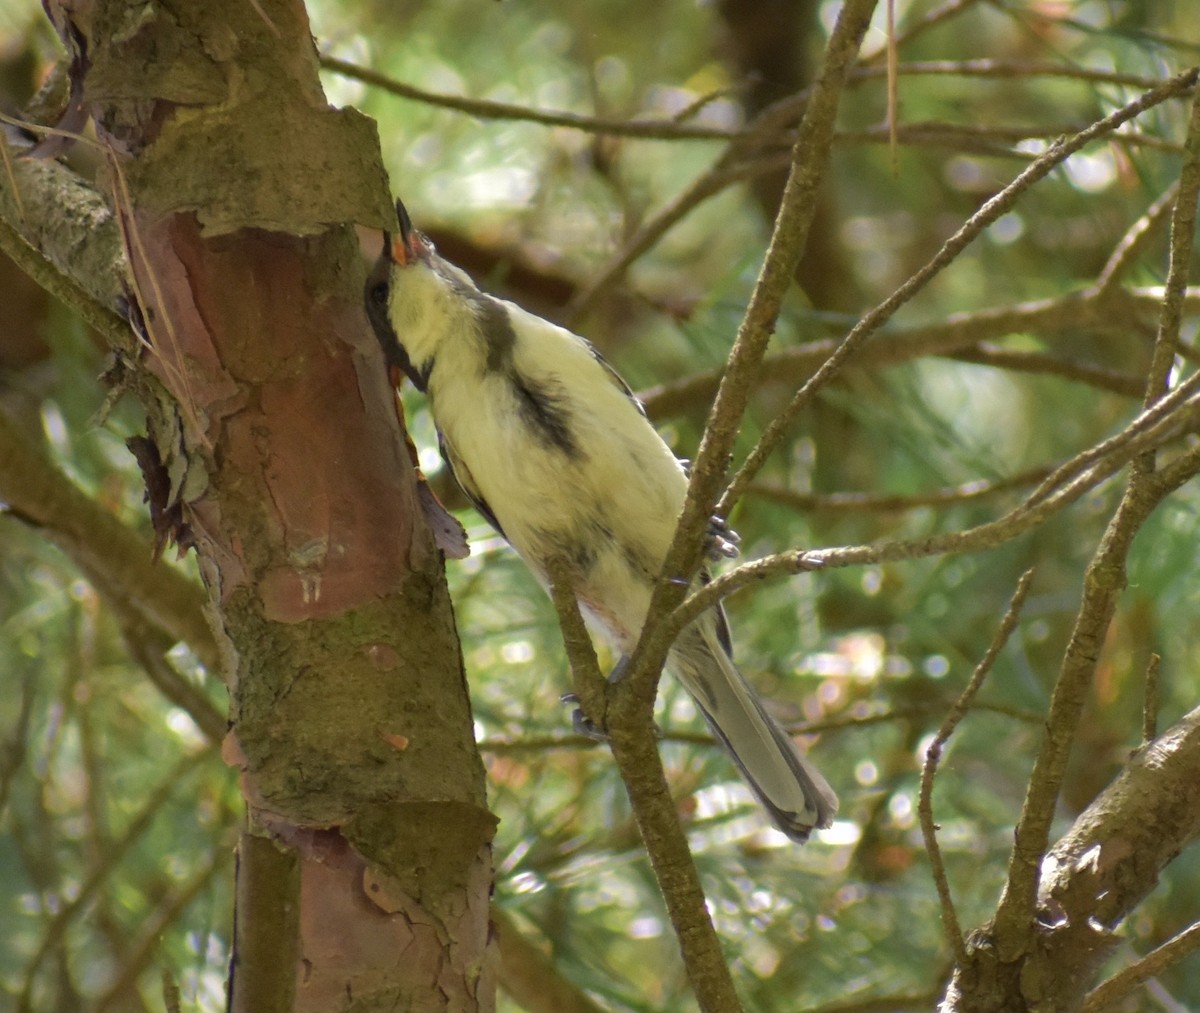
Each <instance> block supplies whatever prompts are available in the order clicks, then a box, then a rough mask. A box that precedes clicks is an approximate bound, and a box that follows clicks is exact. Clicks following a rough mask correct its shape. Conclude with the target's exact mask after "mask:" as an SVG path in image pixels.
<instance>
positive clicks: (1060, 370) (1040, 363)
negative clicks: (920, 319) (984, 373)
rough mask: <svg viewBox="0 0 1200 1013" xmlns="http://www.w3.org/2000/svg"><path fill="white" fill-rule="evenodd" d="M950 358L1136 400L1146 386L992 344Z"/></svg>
mask: <svg viewBox="0 0 1200 1013" xmlns="http://www.w3.org/2000/svg"><path fill="white" fill-rule="evenodd" d="M949 358H952V359H957V360H958V361H959V362H970V363H973V364H974V365H977V366H990V367H991V368H992V369H1007V370H1011V371H1012V372H1014V373H1035V374H1040V375H1042V376H1057V377H1060V378H1061V379H1064V380H1071V381H1073V382H1075V383H1083V384H1087V385H1088V386H1089V387H1095V388H1096V389H1097V390H1105V391H1109V392H1110V393H1113V394H1120V395H1121V396H1122V397H1137V396H1138V395H1139V394H1140V393H1141V391H1142V389H1143V387H1144V385H1145V382H1144V381H1143V380H1142V379H1140V378H1139V377H1136V376H1134V375H1133V374H1131V373H1122V372H1119V371H1117V370H1115V369H1106V368H1105V367H1103V366H1093V365H1092V364H1090V363H1087V362H1079V361H1077V360H1075V359H1063V358H1060V357H1058V356H1056V355H1050V354H1048V353H1046V352H1031V351H1025V350H1021V351H1017V350H1015V349H1011V348H1000V347H998V346H996V345H991V344H979V345H976V346H974V347H973V348H964V349H962V350H961V351H958V352H951V353H950V355H949Z"/></svg>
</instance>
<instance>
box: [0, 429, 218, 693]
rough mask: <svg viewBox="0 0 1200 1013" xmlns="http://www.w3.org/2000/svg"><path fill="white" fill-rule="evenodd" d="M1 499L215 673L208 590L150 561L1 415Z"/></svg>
mask: <svg viewBox="0 0 1200 1013" xmlns="http://www.w3.org/2000/svg"><path fill="white" fill-rule="evenodd" d="M0 500H3V501H4V502H5V503H7V504H8V509H9V511H10V512H11V513H12V514H13V515H14V516H16V517H18V518H20V519H21V520H23V521H25V522H26V523H27V524H31V525H33V526H35V527H37V528H39V529H41V530H42V531H43V532H44V533H45V534H46V535H47V536H48V537H49V538H50V539H51V540H53V541H54V543H55V544H56V545H58V546H59V547H60V548H61V549H62V550H63V551H64V552H65V553H66V554H67V555H68V556H69V557H70V558H71V559H72V560H73V561H74V562H75V564H76V565H77V566H78V567H79V568H80V569H81V570H82V571H83V572H84V574H85V575H86V576H87V578H88V579H89V581H91V582H92V583H93V585H94V586H95V587H96V588H97V590H99V591H100V592H101V593H102V594H103V595H104V596H105V597H106V598H107V599H108V600H109V601H110V602H111V601H117V600H121V601H123V602H124V603H125V604H126V606H127V607H129V608H132V609H133V610H135V611H136V612H137V613H138V614H139V615H140V616H142V617H143V618H144V619H145V620H146V621H147V622H149V623H150V624H152V625H153V626H154V627H155V628H157V629H159V630H162V631H163V632H164V633H165V634H167V635H168V636H170V638H171V642H172V643H174V642H175V641H177V640H182V641H183V642H185V643H187V644H188V645H189V646H190V647H191V648H192V650H193V651H194V652H195V654H196V656H197V657H198V658H199V659H200V660H201V662H202V663H203V664H204V665H205V667H206V668H207V669H208V670H209V671H210V672H212V673H213V674H214V675H217V676H220V675H221V674H222V673H221V668H220V660H219V654H218V651H217V646H216V641H215V639H214V637H213V633H212V630H211V629H210V628H209V625H208V622H207V621H206V620H205V618H204V614H203V605H204V602H205V601H206V596H205V594H204V592H203V590H202V589H201V588H200V586H199V585H198V584H196V583H195V582H194V581H191V580H189V579H188V578H187V577H186V576H184V575H183V574H182V573H180V572H179V571H178V570H174V569H172V568H171V567H169V566H167V565H166V564H165V563H163V562H161V561H155V560H154V558H153V556H154V553H153V550H152V548H151V545H150V543H149V541H148V540H146V539H145V538H143V537H142V536H141V535H139V534H138V533H137V532H135V531H133V530H132V529H130V528H129V527H127V526H126V525H124V524H123V523H122V522H121V521H120V520H118V519H117V518H116V517H115V516H113V515H112V514H111V513H109V512H108V511H107V510H104V509H103V508H102V507H100V506H99V505H98V504H97V503H96V501H95V500H93V499H92V498H91V497H90V496H88V495H87V494H86V493H84V492H83V490H81V489H80V488H79V487H78V486H76V485H75V484H74V483H73V482H72V481H71V480H70V479H69V478H67V476H66V475H64V474H63V473H62V472H61V471H60V470H59V469H58V468H56V467H55V466H54V465H53V464H52V463H51V462H50V461H49V460H47V458H46V457H45V455H44V454H41V453H39V452H38V451H37V450H36V449H35V448H34V447H32V446H30V445H29V442H28V441H27V440H26V439H25V438H24V436H23V435H22V434H21V433H20V432H19V431H18V430H17V429H16V427H15V426H14V425H13V424H12V423H11V422H9V421H8V420H7V418H5V416H4V415H3V414H0Z"/></svg>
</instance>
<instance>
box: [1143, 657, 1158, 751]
mask: <svg viewBox="0 0 1200 1013" xmlns="http://www.w3.org/2000/svg"><path fill="white" fill-rule="evenodd" d="M1161 664H1162V657H1161V656H1160V655H1158V654H1151V655H1150V661H1149V663H1148V664H1147V665H1146V697H1145V700H1144V701H1143V703H1142V745H1143V746H1144V745H1146V744H1147V743H1150V742H1153V741H1154V740H1155V738H1157V737H1158V670H1159V666H1160V665H1161Z"/></svg>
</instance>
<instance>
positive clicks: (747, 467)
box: [717, 68, 1198, 516]
mask: <svg viewBox="0 0 1200 1013" xmlns="http://www.w3.org/2000/svg"><path fill="white" fill-rule="evenodd" d="M1197 76H1198V72H1197V68H1192V69H1190V70H1188V71H1186V72H1184V73H1183V74H1178V75H1176V76H1175V77H1173V78H1171V79H1170V80H1168V81H1166V82H1164V83H1163V84H1162V85H1160V86H1159V87H1158V88H1154V89H1152V90H1150V91H1148V92H1146V93H1144V94H1143V95H1141V96H1140V97H1139V98H1137V99H1135V100H1134V101H1132V102H1130V103H1128V104H1126V105H1124V106H1122V107H1121V108H1120V109H1118V110H1116V111H1115V112H1113V113H1111V114H1110V115H1108V116H1105V117H1104V118H1103V119H1101V120H1097V121H1096V122H1095V123H1093V124H1092V125H1091V126H1089V127H1088V128H1087V129H1085V130H1081V131H1080V132H1079V133H1077V134H1075V135H1074V136H1072V137H1069V138H1065V139H1062V140H1059V141H1057V142H1055V143H1054V144H1052V145H1051V146H1050V147H1049V149H1048V150H1047V151H1046V152H1045V154H1043V155H1042V156H1041V157H1039V158H1038V159H1037V160H1036V161H1034V162H1033V163H1032V164H1031V165H1030V166H1029V167H1028V168H1027V169H1025V171H1024V172H1022V173H1021V174H1020V175H1018V176H1017V178H1016V179H1014V180H1013V181H1012V182H1011V183H1010V184H1009V185H1008V186H1006V187H1005V188H1004V189H1003V190H1001V191H1000V192H999V193H998V194H996V195H995V196H994V197H992V198H991V199H990V200H988V201H987V202H985V203H984V205H983V206H982V207H981V208H980V209H979V210H978V211H977V212H976V213H975V214H973V215H972V216H971V217H970V218H969V219H968V220H967V221H966V222H965V223H964V224H963V225H962V227H961V228H960V229H959V230H958V231H957V232H956V233H955V234H954V235H953V236H951V237H950V239H948V240H947V241H946V242H945V243H944V244H943V245H942V248H941V249H940V250H938V252H937V253H936V254H935V255H934V256H933V258H932V259H930V260H929V261H928V263H926V264H925V266H924V267H922V268H921V269H920V270H918V271H917V272H916V273H915V274H913V275H912V276H911V277H910V278H909V279H908V280H907V281H906V282H905V283H904V284H903V285H901V286H900V287H899V288H898V289H896V291H895V292H893V293H892V294H891V295H890V296H889V297H888V298H887V299H885V300H884V301H883V302H882V303H880V304H879V305H878V306H876V307H875V309H873V310H871V311H870V312H869V313H867V314H866V316H864V317H863V318H862V319H861V320H860V321H859V322H858V323H857V324H856V325H855V326H854V327H853V328H852V329H851V330H850V332H849V333H848V334H847V335H846V337H845V338H844V339H843V340H842V342H841V343H840V344H839V345H838V347H837V349H836V351H834V352H833V354H832V355H830V356H829V358H828V359H827V360H826V361H825V363H824V364H823V365H822V366H821V368H820V369H818V370H817V371H816V373H814V374H813V375H812V376H811V377H810V378H809V379H808V381H807V382H806V383H805V384H804V386H803V387H801V388H800V390H799V391H798V392H797V393H796V395H795V397H793V398H792V401H791V403H790V404H788V406H787V407H786V408H785V409H784V410H783V411H782V412H780V413H779V415H777V416H776V417H775V418H774V419H773V420H772V421H771V423H770V425H769V426H768V427H767V429H766V431H765V432H764V433H763V435H762V437H761V438H760V439H759V441H758V443H757V445H756V446H755V448H754V449H753V450H752V451H751V452H750V455H749V456H748V457H747V458H746V461H745V462H744V463H743V464H742V466H741V468H740V469H739V470H738V472H737V474H736V475H735V476H734V477H733V479H732V481H731V482H730V483H729V486H728V487H727V488H726V490H725V493H724V495H723V496H722V497H721V499H720V502H719V503H718V504H717V512H718V513H719V514H721V515H722V516H726V515H727V514H728V512H729V510H730V509H732V507H733V505H734V504H735V503H736V502H737V501H738V499H739V498H740V497H741V495H742V493H743V492H744V491H745V488H746V486H748V485H749V484H750V482H751V480H752V479H753V478H754V476H755V475H756V474H757V473H758V471H759V469H760V468H761V467H762V465H763V463H764V462H765V461H766V459H767V458H768V457H769V456H770V455H771V454H772V453H773V452H774V450H775V448H776V446H778V444H779V441H780V440H781V439H782V438H783V436H784V434H785V433H786V432H787V430H788V429H789V428H790V426H791V424H792V422H793V421H794V420H795V418H796V416H797V415H798V414H799V413H800V411H801V410H802V409H803V408H804V406H805V405H807V404H808V402H809V401H810V400H811V399H812V397H813V395H814V394H815V393H816V392H817V391H818V390H819V389H820V388H821V387H823V386H824V385H825V384H826V383H828V382H829V380H831V379H832V378H833V377H834V375H836V373H837V372H838V371H839V370H840V369H841V368H842V366H843V365H845V363H846V362H847V360H848V359H849V358H850V357H851V356H852V355H853V354H854V353H855V352H856V351H857V349H858V348H859V346H860V345H862V344H863V343H864V342H865V341H866V340H867V338H869V337H870V336H871V335H872V334H874V333H875V331H877V330H878V329H879V328H880V327H881V326H882V325H883V324H884V323H885V322H886V321H887V320H888V319H889V318H890V317H892V316H893V315H894V314H895V312H896V311H897V310H898V309H899V308H900V307H901V306H903V305H904V304H905V303H906V302H908V301H909V300H910V299H911V298H912V297H913V296H914V295H916V294H917V293H918V292H919V291H920V290H921V289H922V288H924V287H925V285H927V284H928V283H929V281H931V280H932V279H933V278H934V277H935V276H936V275H937V274H939V273H940V272H941V271H942V270H943V269H944V268H945V267H946V266H947V265H948V264H950V263H951V262H953V261H954V259H955V258H956V257H957V256H958V255H959V253H961V252H962V250H964V249H965V248H966V247H967V246H968V245H969V244H970V243H971V242H972V241H974V239H975V238H976V237H977V236H979V234H980V233H982V232H983V230H984V229H985V228H986V227H987V226H988V225H990V224H991V223H992V222H994V221H995V220H996V219H997V218H999V217H1000V216H1001V215H1003V214H1005V213H1006V212H1007V211H1008V210H1009V209H1010V208H1012V207H1013V206H1014V205H1015V204H1016V203H1017V201H1018V200H1019V198H1020V197H1021V195H1022V194H1023V193H1025V191H1026V190H1028V189H1029V188H1030V187H1032V186H1033V185H1034V184H1035V183H1037V182H1038V181H1039V180H1041V179H1043V178H1044V177H1046V176H1047V175H1049V174H1050V172H1052V171H1053V170H1054V169H1055V168H1056V167H1057V166H1059V165H1061V164H1062V163H1063V162H1064V161H1066V159H1067V158H1068V157H1070V156H1071V155H1072V154H1074V153H1075V152H1076V151H1078V150H1079V149H1080V148H1082V147H1083V146H1084V145H1086V144H1088V143H1089V142H1090V141H1092V140H1094V139H1095V138H1097V137H1100V136H1103V135H1104V134H1107V133H1111V132H1112V131H1114V130H1116V128H1117V127H1119V126H1120V125H1121V124H1122V123H1126V122H1128V121H1129V120H1131V119H1133V118H1134V117H1135V116H1138V115H1140V114H1141V113H1143V112H1145V111H1146V110H1147V109H1151V108H1153V107H1154V106H1156V105H1158V104H1160V103H1162V102H1165V101H1167V100H1168V99H1170V98H1174V97H1176V96H1178V95H1181V94H1183V93H1184V92H1186V91H1187V90H1188V89H1189V88H1191V87H1192V86H1193V85H1194V84H1195V83H1196V78H1197Z"/></svg>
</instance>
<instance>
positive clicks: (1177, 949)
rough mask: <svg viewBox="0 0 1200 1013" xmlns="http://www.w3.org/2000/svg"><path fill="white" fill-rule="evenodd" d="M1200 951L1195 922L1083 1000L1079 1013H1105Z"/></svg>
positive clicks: (1198, 926) (1198, 925) (1198, 928)
mask: <svg viewBox="0 0 1200 1013" xmlns="http://www.w3.org/2000/svg"><path fill="white" fill-rule="evenodd" d="M1198 949H1200V922H1193V923H1192V924H1191V925H1189V926H1188V927H1187V928H1186V929H1184V930H1183V931H1182V932H1180V933H1179V934H1178V935H1175V936H1172V937H1171V938H1170V939H1168V940H1167V941H1166V942H1165V943H1163V944H1162V945H1161V946H1156V947H1155V948H1154V949H1153V950H1151V951H1150V952H1149V953H1147V954H1146V955H1145V956H1144V957H1142V958H1141V959H1140V960H1135V961H1134V962H1133V963H1132V964H1130V965H1129V966H1128V967H1126V968H1124V969H1122V970H1120V971H1118V972H1117V973H1116V974H1114V975H1113V976H1112V977H1111V978H1109V979H1108V980H1107V981H1105V982H1102V983H1101V984H1099V985H1097V986H1096V987H1095V988H1094V989H1092V990H1091V991H1090V992H1089V993H1088V994H1087V995H1086V996H1085V997H1084V1000H1083V1005H1082V1006H1081V1007H1080V1013H1103V1011H1104V1010H1106V1009H1108V1008H1109V1007H1110V1006H1113V1005H1114V1004H1116V1003H1118V1002H1120V1001H1121V1000H1122V999H1124V998H1125V997H1126V996H1129V995H1132V994H1133V991H1134V989H1136V988H1137V987H1138V986H1139V985H1141V984H1142V983H1143V982H1146V981H1149V980H1150V979H1151V978H1153V977H1155V976H1156V975H1159V974H1161V973H1162V972H1163V971H1165V970H1166V969H1167V968H1168V967H1170V966H1171V965H1172V964H1176V963H1178V962H1179V961H1180V960H1182V959H1183V958H1184V957H1186V956H1188V954H1190V953H1194V952H1195V951H1196V950H1198Z"/></svg>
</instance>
